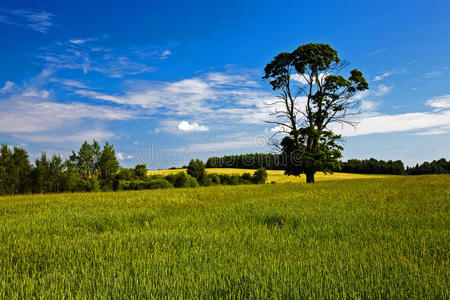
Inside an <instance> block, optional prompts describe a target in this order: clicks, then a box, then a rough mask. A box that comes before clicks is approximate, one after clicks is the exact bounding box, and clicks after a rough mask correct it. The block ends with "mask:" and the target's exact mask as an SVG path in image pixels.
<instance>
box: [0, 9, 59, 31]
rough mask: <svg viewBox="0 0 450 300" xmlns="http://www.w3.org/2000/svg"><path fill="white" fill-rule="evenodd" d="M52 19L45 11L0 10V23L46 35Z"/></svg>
mask: <svg viewBox="0 0 450 300" xmlns="http://www.w3.org/2000/svg"><path fill="white" fill-rule="evenodd" d="M52 18H53V15H52V14H51V13H48V12H45V11H41V12H37V11H31V10H25V9H4V8H0V23H4V24H8V25H15V26H19V27H22V28H25V29H30V30H34V31H38V32H41V33H47V32H48V31H49V30H50V27H51V26H52Z"/></svg>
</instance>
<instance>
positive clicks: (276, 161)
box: [206, 153, 286, 170]
mask: <svg viewBox="0 0 450 300" xmlns="http://www.w3.org/2000/svg"><path fill="white" fill-rule="evenodd" d="M285 165H286V163H285V159H284V157H283V156H282V155H281V154H274V153H253V154H240V155H227V156H222V157H210V158H208V160H207V161H206V167H207V168H238V169H258V168H264V169H266V170H284V166H285Z"/></svg>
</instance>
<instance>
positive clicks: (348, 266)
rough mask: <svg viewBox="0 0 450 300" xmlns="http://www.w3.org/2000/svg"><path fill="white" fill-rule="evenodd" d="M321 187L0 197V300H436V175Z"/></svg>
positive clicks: (445, 222) (442, 214) (443, 241)
mask: <svg viewBox="0 0 450 300" xmlns="http://www.w3.org/2000/svg"><path fill="white" fill-rule="evenodd" d="M270 174H271V175H270V176H272V177H271V178H272V179H271V178H270V177H269V180H274V181H277V180H276V179H277V178H279V177H280V176H278V175H277V174H276V173H274V172H270ZM277 176H278V177H277ZM326 176H330V175H326ZM326 176H324V177H322V176H318V178H317V180H318V181H319V182H317V183H316V184H313V185H306V184H298V183H285V184H266V185H247V186H211V187H200V188H191V189H165V190H151V191H130V192H111V193H75V194H52V195H25V196H7V197H0V298H1V299H14V298H30V297H37V298H53V299H54V298H58V299H59V298H81V299H85V298H106V297H108V298H111V297H114V298H130V297H133V298H144V297H157V298H160V297H177V298H193V297H196V298H197V297H202V298H211V297H214V298H251V297H254V298H269V297H270V298H290V297H300V298H333V299H337V298H382V299H386V298H404V299H410V298H439V299H448V298H449V297H450V292H449V286H450V268H449V267H450V266H449V263H450V235H449V230H450V219H449V214H450V176H448V175H430V176H414V177H407V176H387V177H385V178H376V177H374V176H367V175H348V174H347V175H344V174H342V175H340V174H335V175H332V176H331V177H326ZM333 176H344V177H345V176H357V177H358V176H363V177H362V178H363V179H354V180H330V181H322V182H321V179H324V178H332V177H333ZM280 178H281V177H280ZM278 182H280V181H278Z"/></svg>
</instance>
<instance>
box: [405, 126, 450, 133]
mask: <svg viewBox="0 0 450 300" xmlns="http://www.w3.org/2000/svg"><path fill="white" fill-rule="evenodd" d="M449 132H450V125H447V126H441V127H437V128H432V129H430V130H427V131H421V132H416V133H413V135H438V134H446V133H449Z"/></svg>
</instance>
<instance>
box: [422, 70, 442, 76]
mask: <svg viewBox="0 0 450 300" xmlns="http://www.w3.org/2000/svg"><path fill="white" fill-rule="evenodd" d="M440 75H442V71H440V70H436V71H432V72H428V73H425V74H423V76H424V77H425V78H433V77H436V76H440Z"/></svg>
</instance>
